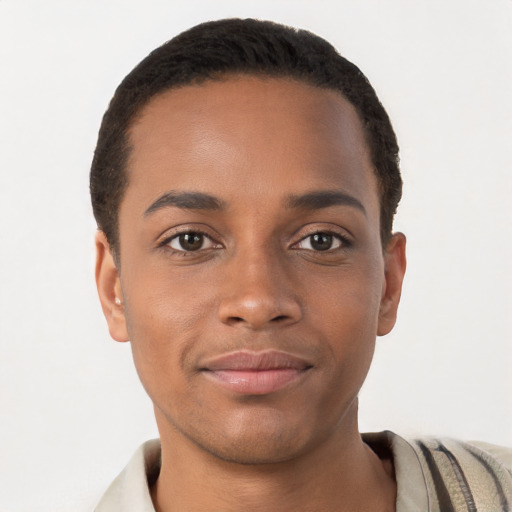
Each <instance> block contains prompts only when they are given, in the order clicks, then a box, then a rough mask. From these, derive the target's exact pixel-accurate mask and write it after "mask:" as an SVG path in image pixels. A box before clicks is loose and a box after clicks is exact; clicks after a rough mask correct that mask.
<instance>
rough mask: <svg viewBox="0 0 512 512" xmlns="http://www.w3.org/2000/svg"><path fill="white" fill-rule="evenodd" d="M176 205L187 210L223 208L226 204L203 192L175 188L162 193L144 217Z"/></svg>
mask: <svg viewBox="0 0 512 512" xmlns="http://www.w3.org/2000/svg"><path fill="white" fill-rule="evenodd" d="M170 206H174V207H175V208H183V209H186V210H223V209H225V207H226V205H225V203H224V201H221V200H220V199H217V198H216V197H214V196H211V195H209V194H204V193H202V192H176V191H174V190H172V191H170V192H166V193H165V194H163V195H161V196H160V197H159V198H158V199H157V200H156V201H155V202H154V203H152V204H151V206H149V208H148V209H147V210H146V211H145V212H144V217H146V216H148V215H150V214H152V213H154V212H156V211H158V210H161V209H162V208H167V207H170Z"/></svg>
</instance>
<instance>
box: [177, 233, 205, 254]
mask: <svg viewBox="0 0 512 512" xmlns="http://www.w3.org/2000/svg"><path fill="white" fill-rule="evenodd" d="M169 247H171V248H172V249H174V250H176V251H187V252H190V251H198V250H199V249H208V248H210V247H213V242H212V241H211V240H210V238H208V237H207V236H206V235H203V233H196V232H192V231H191V232H189V233H181V234H180V235H177V236H175V237H174V238H172V240H171V241H170V242H169Z"/></svg>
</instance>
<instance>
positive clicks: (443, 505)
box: [416, 441, 456, 512]
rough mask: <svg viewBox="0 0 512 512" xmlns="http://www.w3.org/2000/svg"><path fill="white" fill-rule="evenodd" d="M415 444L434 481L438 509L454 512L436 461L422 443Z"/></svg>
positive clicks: (444, 511)
mask: <svg viewBox="0 0 512 512" xmlns="http://www.w3.org/2000/svg"><path fill="white" fill-rule="evenodd" d="M416 442H417V443H418V446H419V447H420V450H421V453H422V454H423V457H425V460H426V461H427V465H428V469H429V470H430V474H431V475H432V480H433V481H434V486H435V488H436V494H437V501H438V503H439V508H440V509H441V510H442V511H443V512H456V510H455V507H454V506H453V503H452V500H451V498H450V493H449V492H448V489H447V488H446V485H445V484H444V481H443V477H442V475H441V472H440V471H439V468H438V467H437V464H436V461H435V460H434V456H433V455H432V453H431V452H430V450H429V449H428V448H427V447H426V445H425V444H424V443H423V442H422V441H416Z"/></svg>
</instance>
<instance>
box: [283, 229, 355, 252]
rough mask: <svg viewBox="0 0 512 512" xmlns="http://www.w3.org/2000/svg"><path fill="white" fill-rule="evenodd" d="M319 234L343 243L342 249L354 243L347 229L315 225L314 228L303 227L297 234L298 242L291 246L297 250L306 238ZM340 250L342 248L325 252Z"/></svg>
mask: <svg viewBox="0 0 512 512" xmlns="http://www.w3.org/2000/svg"><path fill="white" fill-rule="evenodd" d="M319 233H323V234H325V235H330V236H332V237H334V238H336V239H337V240H339V241H340V242H341V248H343V247H345V248H348V247H351V246H352V245H353V243H354V242H353V238H352V235H351V234H350V233H349V232H348V230H346V229H343V228H341V227H339V226H333V225H332V224H331V225H327V226H326V225H325V224H324V226H319V225H318V224H315V225H314V226H306V227H302V228H301V229H300V230H298V231H297V232H296V235H295V236H294V238H295V240H296V241H295V242H293V244H292V245H291V248H292V249H293V248H295V247H296V246H297V245H298V244H299V243H301V242H302V241H303V240H305V239H306V238H309V237H310V236H313V235H316V234H319ZM299 237H300V238H299ZM339 248H340V247H338V248H335V249H329V250H327V251H325V252H329V251H333V250H336V249H339ZM304 250H308V249H304Z"/></svg>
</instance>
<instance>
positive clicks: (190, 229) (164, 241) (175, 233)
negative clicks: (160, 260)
mask: <svg viewBox="0 0 512 512" xmlns="http://www.w3.org/2000/svg"><path fill="white" fill-rule="evenodd" d="M211 231H212V230H209V229H207V228H205V227H202V226H194V225H190V224H187V225H181V226H176V227H174V228H171V229H168V230H166V231H165V232H164V233H163V234H162V235H160V236H159V237H158V240H157V247H166V246H167V247H168V248H169V250H170V251H175V252H180V253H188V252H200V251H201V250H206V249H211V248H213V247H208V248H206V249H202V248H201V249H198V250H197V251H186V250H184V249H175V248H174V247H170V246H169V243H170V242H171V241H172V240H174V239H176V238H178V237H179V236H180V235H186V234H187V233H196V234H198V235H202V236H204V237H205V238H207V239H208V240H210V241H211V242H212V244H213V246H219V247H222V246H223V245H222V243H221V242H219V241H218V239H217V237H216V236H215V235H212V233H211Z"/></svg>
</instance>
